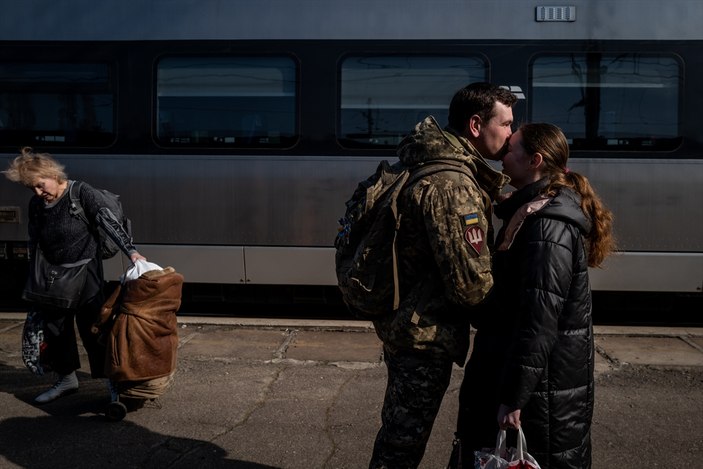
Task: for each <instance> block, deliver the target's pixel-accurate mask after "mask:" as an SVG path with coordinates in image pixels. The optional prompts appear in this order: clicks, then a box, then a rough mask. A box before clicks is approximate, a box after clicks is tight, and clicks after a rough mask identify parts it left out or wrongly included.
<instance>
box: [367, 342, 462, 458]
mask: <svg viewBox="0 0 703 469" xmlns="http://www.w3.org/2000/svg"><path fill="white" fill-rule="evenodd" d="M428 355H429V354H428ZM384 359H385V362H386V366H387V368H388V385H387V387H386V395H385V400H384V402H383V410H382V411H381V423H382V426H381V429H380V430H379V432H378V435H377V436H376V443H375V445H374V449H373V456H372V459H371V463H370V464H369V468H371V469H379V468H387V469H406V468H416V467H417V466H418V465H419V464H420V461H421V460H422V456H423V455H424V454H425V447H426V446H427V440H429V438H430V432H431V431H432V425H434V421H435V418H436V417H437V413H438V412H439V407H440V405H441V404H442V398H443V397H444V393H445V391H446V390H447V387H448V386H449V380H450V378H451V373H452V361H451V359H449V358H445V359H440V358H437V357H436V356H427V355H424V354H422V353H421V352H415V353H413V354H404V353H395V354H394V353H391V352H390V351H389V350H388V349H387V348H385V350H384Z"/></svg>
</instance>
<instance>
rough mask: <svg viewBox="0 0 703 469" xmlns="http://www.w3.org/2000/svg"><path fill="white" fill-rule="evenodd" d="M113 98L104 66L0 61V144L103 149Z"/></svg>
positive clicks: (111, 125)
mask: <svg viewBox="0 0 703 469" xmlns="http://www.w3.org/2000/svg"><path fill="white" fill-rule="evenodd" d="M115 95H116V87H115V84H114V80H113V79H112V70H111V67H110V66H109V65H108V64H100V63H7V62H5V63H0V142H2V144H3V145H9V146H23V145H42V146H59V147H60V146H72V147H76V146H79V147H80V146H85V147H105V146H108V145H110V144H111V143H112V142H113V141H114V140H115V117H114V114H115Z"/></svg>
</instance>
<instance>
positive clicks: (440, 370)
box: [369, 83, 517, 469]
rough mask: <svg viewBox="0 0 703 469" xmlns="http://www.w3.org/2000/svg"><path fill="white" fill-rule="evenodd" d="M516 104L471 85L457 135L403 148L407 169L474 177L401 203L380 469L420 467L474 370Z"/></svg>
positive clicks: (427, 136) (456, 111) (454, 128)
mask: <svg viewBox="0 0 703 469" xmlns="http://www.w3.org/2000/svg"><path fill="white" fill-rule="evenodd" d="M516 100H517V98H516V97H515V96H514V95H513V94H512V93H510V92H509V91H507V90H505V89H502V88H499V87H497V86H494V85H491V84H488V83H474V84H471V85H469V86H467V87H465V88H462V89H461V90H459V91H458V92H457V93H456V94H455V95H454V98H453V99H452V102H451V104H450V107H449V125H448V127H446V128H445V129H444V130H443V129H442V128H441V127H440V126H439V125H438V124H437V122H436V121H435V119H434V118H433V117H431V116H430V117H427V118H426V119H425V120H423V121H422V122H420V123H418V124H417V125H416V126H415V130H414V131H413V132H412V133H411V134H410V135H409V136H407V137H406V138H405V139H404V140H403V141H402V142H401V143H400V145H399V146H398V149H397V153H398V156H399V158H400V161H401V162H403V163H404V164H405V165H407V166H409V167H410V168H411V170H412V168H415V167H418V166H421V165H426V164H431V163H432V162H437V161H440V162H450V163H454V164H457V163H459V164H463V165H464V167H465V169H467V170H468V171H467V172H468V173H470V174H472V175H473V177H472V176H470V174H466V173H464V172H457V171H439V172H436V173H432V174H430V175H428V176H425V177H422V178H420V179H418V180H416V181H414V182H412V183H411V184H409V185H408V187H406V188H405V189H404V190H403V192H402V194H401V195H400V198H399V203H398V207H399V210H400V214H401V224H400V230H399V234H398V240H397V248H398V271H399V281H400V307H399V308H398V311H397V312H396V313H395V314H393V315H387V316H384V317H381V318H380V319H378V320H376V321H374V325H375V327H376V332H377V334H378V336H379V337H380V338H381V340H382V341H383V348H384V360H385V363H386V366H387V368H388V384H387V388H386V394H385V400H384V403H383V409H382V414H381V419H382V426H381V429H380V430H379V432H378V435H377V437H376V443H375V445H374V450H373V456H372V459H371V462H370V465H369V467H370V468H372V469H375V468H414V467H417V466H418V465H419V464H420V461H421V460H422V456H423V454H424V452H425V446H426V445H427V440H428V439H429V436H430V432H431V431H432V425H433V424H434V420H435V417H436V416H437V412H438V411H439V407H440V404H441V403H442V398H443V397H444V393H445V391H446V389H447V386H448V385H449V380H450V378H451V370H452V364H453V363H457V364H458V365H460V366H461V365H463V363H464V361H465V360H466V354H467V352H468V349H469V314H470V311H471V307H472V306H474V305H476V304H478V303H480V302H481V301H482V300H483V299H484V297H485V296H486V295H487V293H488V292H489V290H490V289H491V287H492V286H493V279H492V276H491V259H490V251H489V247H490V246H489V244H490V240H491V239H492V235H493V233H492V227H491V216H492V212H491V200H492V199H494V198H495V197H496V196H497V195H498V194H499V193H500V191H501V189H502V187H503V186H504V185H505V184H506V183H507V181H508V178H507V177H505V176H503V175H502V174H501V173H500V172H497V171H495V170H494V169H493V168H491V167H490V166H489V164H488V163H487V162H486V161H485V159H484V158H488V159H492V160H496V159H499V158H500V157H502V155H503V154H504V153H505V150H506V148H507V142H508V139H509V138H510V136H511V134H512V129H511V126H512V123H513V113H512V106H513V104H514V103H515V102H516Z"/></svg>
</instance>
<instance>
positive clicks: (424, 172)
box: [405, 160, 481, 189]
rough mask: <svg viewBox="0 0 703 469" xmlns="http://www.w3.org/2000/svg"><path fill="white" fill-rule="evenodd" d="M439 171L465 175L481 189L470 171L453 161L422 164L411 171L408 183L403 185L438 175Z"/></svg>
mask: <svg viewBox="0 0 703 469" xmlns="http://www.w3.org/2000/svg"><path fill="white" fill-rule="evenodd" d="M441 171H454V172H457V173H462V174H465V175H466V176H468V177H469V178H470V179H471V180H472V181H473V183H474V184H475V185H476V187H478V188H479V189H481V186H479V185H478V181H476V177H475V176H474V175H473V173H472V172H471V171H469V169H468V168H467V167H466V165H465V164H464V163H462V162H460V161H454V160H438V161H430V162H427V163H424V164H423V165H421V166H419V167H417V168H413V169H411V170H410V177H409V178H408V181H407V182H406V183H405V185H406V186H410V185H411V184H412V183H414V182H416V181H418V180H420V179H422V178H424V177H425V176H429V175H430V174H434V173H439V172H441Z"/></svg>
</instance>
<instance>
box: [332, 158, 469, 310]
mask: <svg viewBox="0 0 703 469" xmlns="http://www.w3.org/2000/svg"><path fill="white" fill-rule="evenodd" d="M439 171H456V172H461V173H464V174H466V175H467V176H469V177H471V178H472V179H474V178H473V175H472V174H471V172H470V171H469V169H468V168H467V167H466V166H465V165H464V164H463V163H460V162H454V161H450V160H442V161H437V162H429V163H426V164H424V165H421V166H419V167H413V168H412V169H411V168H408V167H407V166H405V165H403V164H402V163H400V162H398V163H395V164H393V165H391V164H390V163H389V162H388V161H385V160H384V161H382V162H381V163H380V164H379V165H378V168H377V169H376V172H375V173H374V174H372V175H371V176H369V177H368V178H367V179H365V180H364V181H361V182H360V183H359V184H358V185H357V188H356V190H355V191H354V193H353V194H352V196H351V198H350V199H349V200H348V201H347V202H346V211H345V213H344V216H343V217H342V218H341V219H340V220H339V224H340V227H339V232H338V234H337V237H336V238H335V242H334V245H335V248H336V254H335V269H336V273H337V284H338V286H339V289H340V291H341V293H342V299H343V300H344V303H345V304H346V305H347V307H348V308H349V310H350V311H351V312H352V314H354V315H355V316H356V317H359V318H362V319H374V318H378V317H380V316H383V315H386V314H390V313H392V312H394V311H396V310H397V309H398V307H399V305H400V291H399V278H398V275H399V272H398V259H397V256H398V253H397V249H396V239H397V236H398V229H399V228H400V221H401V214H400V213H399V211H398V197H399V195H400V193H401V192H402V190H403V189H404V188H405V187H406V186H409V185H410V184H412V183H413V182H415V181H417V180H419V179H421V178H423V177H425V176H428V175H430V174H433V173H436V172H439Z"/></svg>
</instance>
